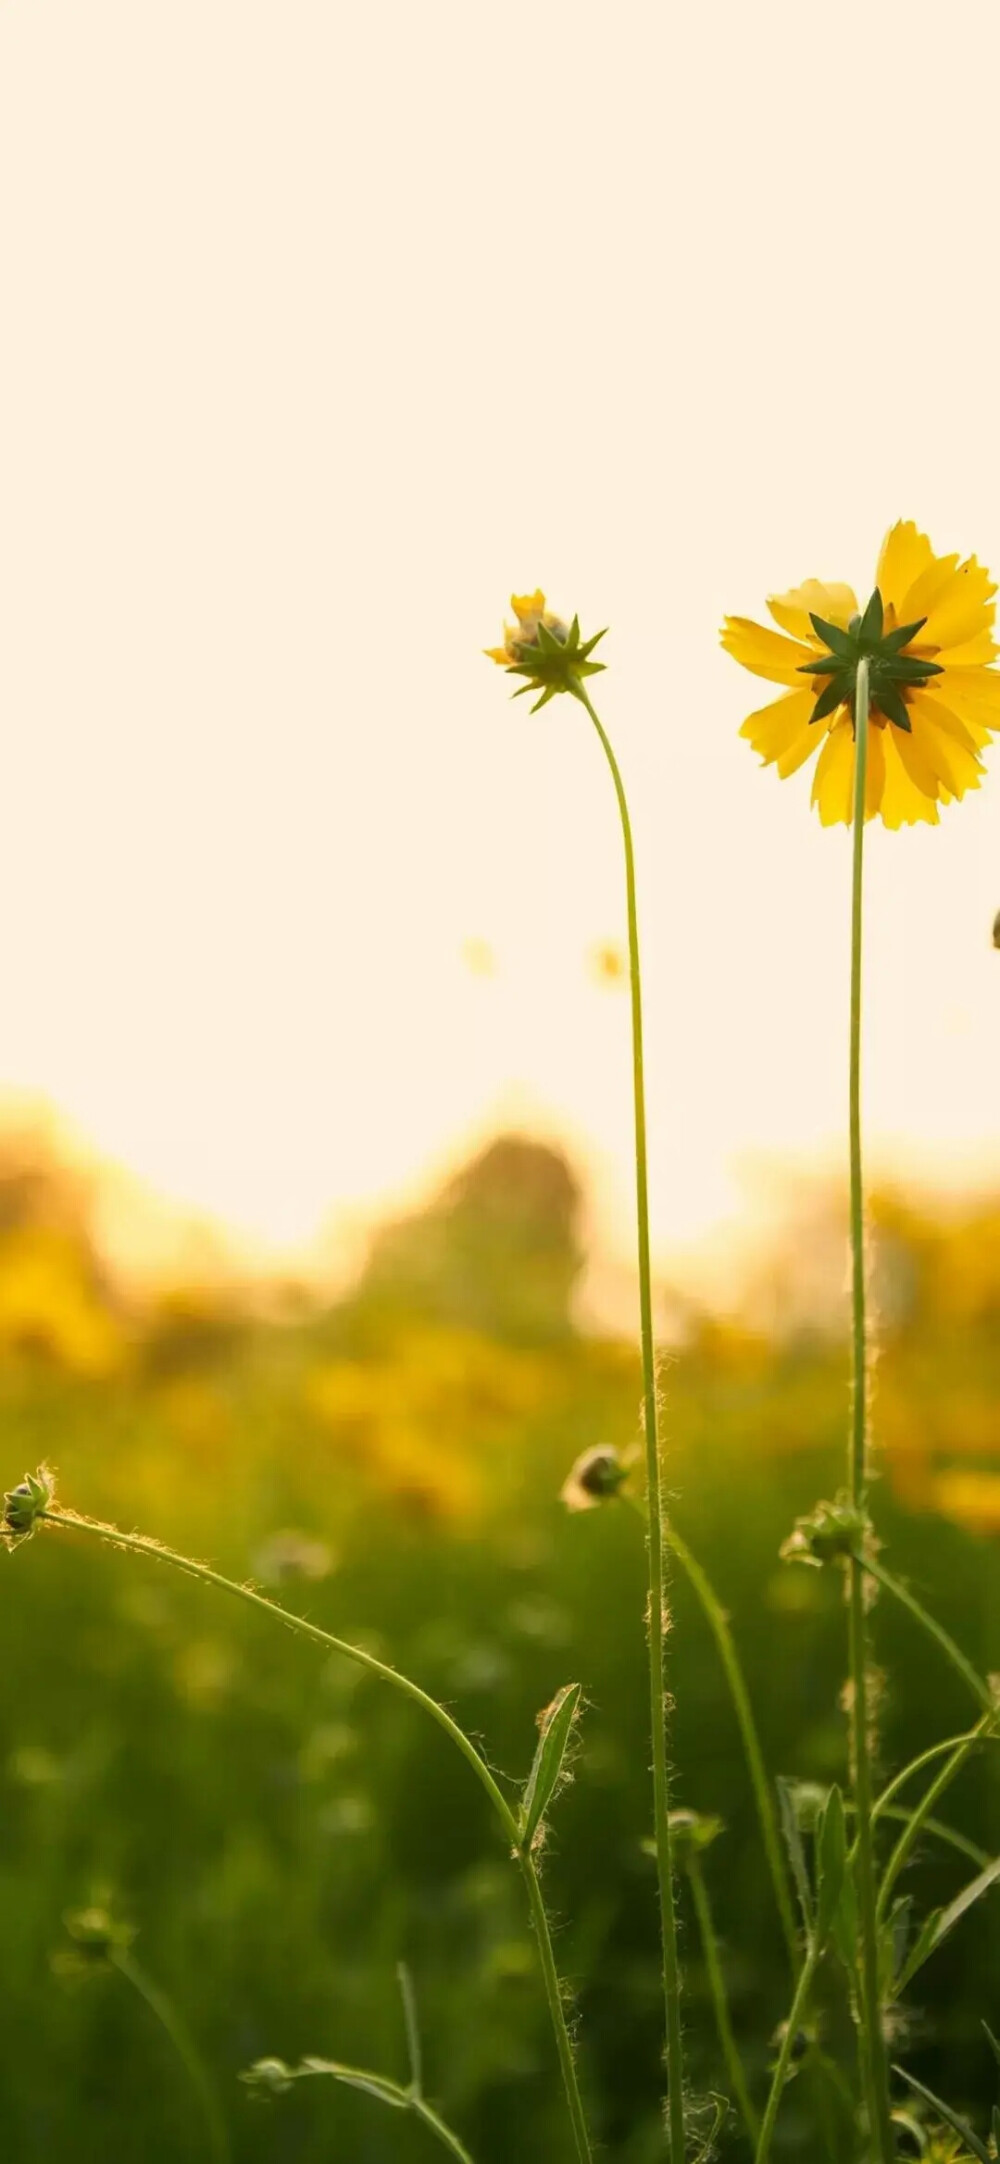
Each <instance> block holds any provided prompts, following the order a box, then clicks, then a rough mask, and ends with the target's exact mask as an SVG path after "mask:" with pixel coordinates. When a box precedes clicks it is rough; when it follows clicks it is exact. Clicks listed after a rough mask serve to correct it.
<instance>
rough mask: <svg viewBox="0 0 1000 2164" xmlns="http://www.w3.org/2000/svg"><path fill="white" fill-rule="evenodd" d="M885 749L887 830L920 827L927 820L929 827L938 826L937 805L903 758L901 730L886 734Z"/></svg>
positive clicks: (884, 807) (883, 810) (883, 806)
mask: <svg viewBox="0 0 1000 2164" xmlns="http://www.w3.org/2000/svg"><path fill="white" fill-rule="evenodd" d="M883 736H884V750H885V787H884V789H883V791H882V818H883V820H884V822H885V825H886V826H887V827H893V828H899V827H910V826H916V824H917V822H918V821H919V820H926V821H927V823H928V825H929V826H937V824H938V818H939V814H938V808H937V805H936V804H935V803H934V802H933V801H932V799H931V798H930V797H928V796H925V795H924V792H923V790H922V789H918V787H917V784H916V782H915V781H913V780H911V777H910V775H909V774H908V773H907V771H906V768H905V766H904V765H903V762H902V759H901V758H900V755H899V745H900V743H901V742H903V741H904V738H903V733H902V731H900V730H897V729H892V728H889V729H886V730H885V731H884V732H883Z"/></svg>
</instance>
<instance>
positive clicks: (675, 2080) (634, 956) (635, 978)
mask: <svg viewBox="0 0 1000 2164" xmlns="http://www.w3.org/2000/svg"><path fill="white" fill-rule="evenodd" d="M576 696H577V698H578V699H579V700H580V703H581V705H582V706H584V707H586V710H587V712H588V714H589V715H590V719H591V721H592V722H593V724H594V728H595V729H596V731H597V735H598V738H599V740H600V743H601V747H602V749H603V752H604V756H605V758H606V760H607V762H608V767H609V769H610V773H611V779H612V782H613V784H614V791H615V796H616V798H617V801H618V812H619V817H620V819H621V830H622V843H623V847H624V853H625V900H626V914H627V919H628V955H629V984H630V987H631V995H632V1094H633V1104H634V1112H635V1185H636V1232H637V1243H638V1261H639V1326H640V1337H641V1343H642V1394H643V1427H644V1431H645V1445H646V1491H647V1496H648V1501H649V1524H648V1529H647V1535H646V1542H647V1555H648V1561H649V1615H648V1630H647V1639H648V1645H649V1711H650V1727H651V1729H652V1743H653V1821H654V1832H655V1836H656V1867H657V1880H658V1885H659V1897H660V1929H661V1934H662V1942H663V1997H664V2005H665V2010H666V2035H667V2113H668V2124H669V2133H670V2156H671V2159H672V2164H684V2150H685V2137H684V2066H683V2042H682V2033H681V1973H680V1957H679V1954H678V1948H677V1917H676V1913H675V1908H674V1870H673V1855H672V1848H671V1838H670V1787H669V1780H668V1775H667V1727H666V1712H667V1709H666V1678H665V1671H664V1654H663V1638H664V1631H665V1629H666V1607H667V1602H666V1585H665V1580H664V1569H663V1560H664V1528H663V1494H662V1481H661V1473H660V1441H659V1421H658V1408H657V1400H656V1353H655V1347H654V1344H653V1295H652V1278H651V1271H650V1260H649V1171H648V1160H647V1149H646V1091H645V1082H644V1077H643V1056H642V978H641V973H640V968H639V922H638V913H637V910H636V899H635V856H634V851H633V847H632V822H631V820H630V818H629V810H628V802H627V800H626V796H625V788H624V784H623V782H622V778H621V774H620V772H619V769H618V761H617V759H616V758H615V755H614V752H613V750H612V748H611V743H610V740H609V738H608V736H607V734H606V732H605V730H604V728H603V725H602V723H601V722H600V721H599V719H598V717H597V714H596V713H595V711H594V708H593V707H592V705H591V703H590V700H589V698H588V696H587V693H586V691H585V690H584V687H583V685H582V684H579V685H578V686H577V690H576Z"/></svg>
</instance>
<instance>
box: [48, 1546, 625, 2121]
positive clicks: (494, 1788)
mask: <svg viewBox="0 0 1000 2164" xmlns="http://www.w3.org/2000/svg"><path fill="white" fill-rule="evenodd" d="M40 1522H41V1523H43V1524H45V1525H49V1526H70V1527H72V1528H73V1530H74V1531H75V1532H79V1533H92V1534H95V1535H96V1537H97V1538H98V1540H103V1541H107V1542H109V1543H110V1545H111V1546H112V1547H114V1548H122V1549H124V1550H125V1551H126V1552H127V1553H129V1554H132V1555H144V1556H148V1557H149V1558H150V1559H151V1560H152V1561H153V1562H154V1563H169V1564H170V1565H171V1567H172V1568H173V1569H174V1570H180V1571H183V1573H184V1575H185V1577H188V1578H197V1579H198V1580H199V1581H200V1582H201V1583H202V1584H204V1585H214V1586H217V1587H218V1588H219V1590H220V1592H223V1593H229V1594H231V1595H232V1596H233V1598H234V1599H236V1600H242V1601H246V1603H247V1605H248V1606H249V1607H251V1608H260V1609H262V1610H263V1612H264V1614H265V1615H269V1616H272V1617H274V1618H275V1620H276V1621H277V1622H279V1623H284V1624H285V1626H286V1628H287V1629H288V1630H291V1631H294V1632H296V1634H297V1635H298V1636H299V1637H301V1638H309V1639H311V1640H312V1642H313V1644H314V1645H321V1646H323V1647H325V1648H326V1650H327V1651H328V1652H333V1653H339V1654H342V1655H343V1658H344V1659H345V1660H348V1661H353V1662H354V1664H355V1666H356V1667H358V1668H366V1669H367V1670H368V1672H369V1674H370V1675H374V1676H377V1677H378V1678H379V1680H380V1681H381V1682H382V1683H388V1684H391V1686H392V1688H393V1689H394V1690H397V1691H399V1692H401V1694H402V1696H403V1697H404V1698H408V1699H410V1701H411V1702H412V1703H413V1704H414V1705H417V1706H419V1707H420V1708H421V1710H422V1711H423V1712H424V1713H426V1714H428V1715H429V1717H430V1719H431V1720H432V1721H435V1722H436V1723H437V1726H438V1727H439V1728H443V1729H444V1732H445V1735H446V1736H450V1738H451V1741H452V1742H453V1743H454V1745H455V1747H456V1749H457V1750H459V1751H461V1753H462V1757H463V1758H464V1759H465V1761H466V1764H467V1765H469V1766H471V1768H472V1771H473V1773H474V1774H475V1776H476V1779H477V1780H478V1781H479V1783H480V1785H481V1786H482V1787H483V1788H484V1789H485V1791H486V1794H487V1795H488V1797H489V1799H490V1802H491V1804H492V1806H493V1809H494V1811H495V1812H496V1815H497V1817H498V1819H499V1821H500V1824H501V1826H502V1828H503V1832H504V1835H505V1838H506V1839H507V1841H508V1842H509V1843H510V1847H511V1850H512V1851H513V1853H514V1854H515V1855H516V1857H517V1861H518V1864H519V1865H520V1869H521V1872H522V1875H523V1877H524V1881H525V1886H526V1889H527V1894H528V1902H529V1906H530V1908H531V1914H532V1920H533V1922H534V1926H535V1932H536V1935H537V1938H538V1949H539V1956H540V1959H541V1967H542V1978H543V1982H544V1986H545V1996H546V1999H547V2001H548V2007H549V2013H550V2015H551V2019H552V2026H553V2029H554V2031H555V2041H556V2048H557V2051H558V2054H559V2065H560V2068H561V2071H562V2077H563V2083H564V2086H565V2090H566V2102H567V2106H568V2108H569V2114H570V2119H571V2122H572V2126H573V2133H574V2137H575V2140H576V2148H577V2155H578V2157H579V2160H580V2164H590V2143H589V2139H588V2136H587V2127H586V2120H585V2118H584V2113H583V2104H582V2101H581V2097H580V2090H579V2085H578V2082H577V2078H576V2067H575V2064H574V2060H573V2049H572V2045H571V2043H570V2039H569V2032H568V2029H567V2026H566V2010H565V2007H564V2005H563V2001H562V1995H561V1992H560V1990H559V1981H558V1976H557V1974H556V1966H555V1956H554V1954H553V1951H552V1939H551V1934H550V1932H549V1926H548V1918H547V1917H546V1914H545V1904H544V1902H543V1900H542V1896H541V1889H540V1887H539V1884H538V1874H537V1872H536V1870H535V1866H534V1863H533V1861H532V1858H531V1856H530V1855H526V1854H525V1853H524V1852H523V1851H522V1850H521V1849H520V1848H519V1846H518V1841H519V1831H518V1823H517V1820H516V1818H515V1816H514V1813H513V1811H512V1810H511V1808H510V1805H509V1804H508V1803H507V1800H506V1798H505V1796H504V1794H503V1791H502V1790H501V1789H500V1788H499V1787H498V1785H497V1783H496V1781H495V1780H494V1778H493V1775H492V1773H491V1772H490V1769H489V1767H488V1766H487V1765H486V1763H485V1761H484V1760H483V1759H482V1758H481V1757H480V1755H479V1752H478V1751H477V1749H476V1747H475V1744H474V1743H472V1742H471V1741H470V1738H469V1737H468V1736H467V1735H466V1734H465V1732H464V1730H463V1729H461V1728H459V1726H458V1723H457V1721H453V1720H452V1718H451V1715H450V1713H446V1711H445V1709H444V1707H443V1706H439V1705H438V1702H437V1699H436V1698H431V1697H430V1695H429V1694H428V1692H427V1691H422V1690H421V1688H420V1685H419V1684H418V1683H412V1682H411V1681H410V1678H409V1676H404V1675H400V1673H399V1670H398V1669H397V1668H390V1666H389V1664H388V1662H387V1661H380V1660H377V1659H376V1657H375V1655H374V1653H366V1652H364V1651H363V1649H362V1648H361V1647H360V1646H353V1645H351V1644H349V1643H348V1641H347V1639H345V1638H335V1637H334V1636H333V1635H332V1633H331V1632H330V1631H324V1630H321V1629H320V1627H319V1625H318V1624H317V1623H308V1622H307V1621H306V1619H305V1617H304V1616H298V1615H293V1614H292V1613H291V1611H290V1610H289V1609H287V1608H282V1607H280V1606H279V1604H278V1602H277V1601H274V1600H268V1598H267V1596H266V1594H264V1593H256V1592H255V1591H254V1589H253V1587H252V1586H249V1585H238V1584H237V1582H236V1580H235V1579H233V1578H224V1577H223V1575H222V1573H221V1571H217V1570H212V1569H211V1568H210V1566H209V1565H208V1564H207V1563H196V1562H194V1561H193V1560H192V1558H191V1557H190V1556H186V1555H178V1553H177V1551H176V1550H175V1549H173V1548H166V1547H164V1546H163V1544H162V1543H161V1542H160V1541H157V1540H150V1539H148V1538H147V1537H146V1536H145V1535H144V1534H142V1533H122V1532H120V1531H119V1529H118V1527H117V1526H116V1525H104V1524H102V1523H101V1522H100V1521H99V1520H98V1519H96V1518H85V1517H82V1516H81V1515H80V1513H79V1512H78V1511H75V1510H66V1509H64V1508H63V1507H62V1506H61V1505H53V1506H52V1507H51V1508H50V1509H49V1510H46V1511H44V1512H42V1513H41V1515H40Z"/></svg>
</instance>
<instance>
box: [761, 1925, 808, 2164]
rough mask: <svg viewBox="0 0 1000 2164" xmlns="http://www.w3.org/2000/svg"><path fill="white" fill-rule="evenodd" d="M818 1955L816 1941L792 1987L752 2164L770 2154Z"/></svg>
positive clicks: (764, 2163)
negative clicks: (792, 1992) (787, 2013)
mask: <svg viewBox="0 0 1000 2164" xmlns="http://www.w3.org/2000/svg"><path fill="white" fill-rule="evenodd" d="M819 1956H820V1948H819V1944H818V1942H817V1941H815V1940H814V1941H813V1943H812V1945H811V1946H810V1947H809V1951H808V1953H807V1954H806V1958H805V1960H804V1962H803V1964H802V1968H801V1971H800V1973H799V1980H798V1983H797V1984H796V1986H795V1997H794V1999H793V2000H792V2004H791V2010H790V2012H789V2016H788V2020H787V2021H786V2023H785V2029H784V2034H783V2036H782V2039H781V2049H780V2051H779V2053H778V2060H777V2064H776V2066H775V2069H774V2074H773V2076H772V2079H771V2090H770V2095H769V2096H768V2099H767V2105H766V2108H765V2111H764V2121H763V2125H762V2126H761V2130H760V2139H759V2141H758V2143H757V2153H756V2156H755V2158H754V2164H767V2160H768V2157H769V2156H770V2154H771V2142H772V2139H773V2136H774V2127H775V2121H776V2119H777V2116H778V2108H779V2106H780V2103H781V2098H782V2093H783V2091H784V2087H785V2083H786V2081H787V2079H788V2068H789V2064H790V2061H791V2056H792V2052H793V2050H794V2048H795V2039H796V2037H797V2035H798V2033H799V2030H800V2028H801V2026H802V2022H803V2020H804V2018H805V2011H806V2006H807V2004H808V2000H809V1993H810V1991H811V1990H812V1981H813V1977H814V1976H815V1974H816V1964H817V1962H818V1960H819Z"/></svg>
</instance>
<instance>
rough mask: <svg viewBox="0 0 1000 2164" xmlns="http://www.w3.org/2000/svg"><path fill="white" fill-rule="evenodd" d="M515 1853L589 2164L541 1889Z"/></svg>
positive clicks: (527, 1859) (580, 2144)
mask: <svg viewBox="0 0 1000 2164" xmlns="http://www.w3.org/2000/svg"><path fill="white" fill-rule="evenodd" d="M518 1853H519V1860H520V1864H521V1869H522V1871H523V1873H524V1882H525V1885H526V1887H527V1889H528V1902H529V1906H530V1908H531V1920H532V1922H533V1924H534V1926H535V1932H536V1935H537V1938H538V1955H539V1960H540V1963H541V1970H542V1981H543V1983H544V1985H545V1996H546V1998H547V2000H548V2005H549V2014H550V2016H551V2020H552V2027H553V2029H554V2031H555V2037H556V2044H557V2047H558V2051H559V2064H560V2066H561V2068H562V2077H563V2086H564V2088H565V2090H566V2098H567V2102H568V2103H569V2108H570V2118H571V2119H572V2122H573V2133H574V2136H575V2139H576V2150H577V2155H578V2157H579V2158H580V2160H581V2164H589V2158H590V2144H589V2141H588V2138H587V2122H586V2120H585V2118H584V2115H583V2104H582V2102H581V2098H580V2091H579V2087H578V2085H577V2079H576V2067H575V2065H574V2062H573V2045H572V2041H571V2038H570V2034H569V2029H568V2027H567V2024H566V2009H565V2006H564V2004H563V1996H562V1990H561V1987H560V1983H559V1976H558V1972H557V1970H556V1962H555V1955H554V1953H553V1951H552V1935H551V1933H550V1931H549V1925H548V1918H547V1916H546V1914H545V1903H544V1901H543V1899H542V1889H541V1885H540V1883H539V1878H538V1873H537V1871H536V1869H535V1865H534V1860H533V1858H532V1856H531V1854H530V1851H528V1850H526V1849H522V1850H519V1852H518Z"/></svg>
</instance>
